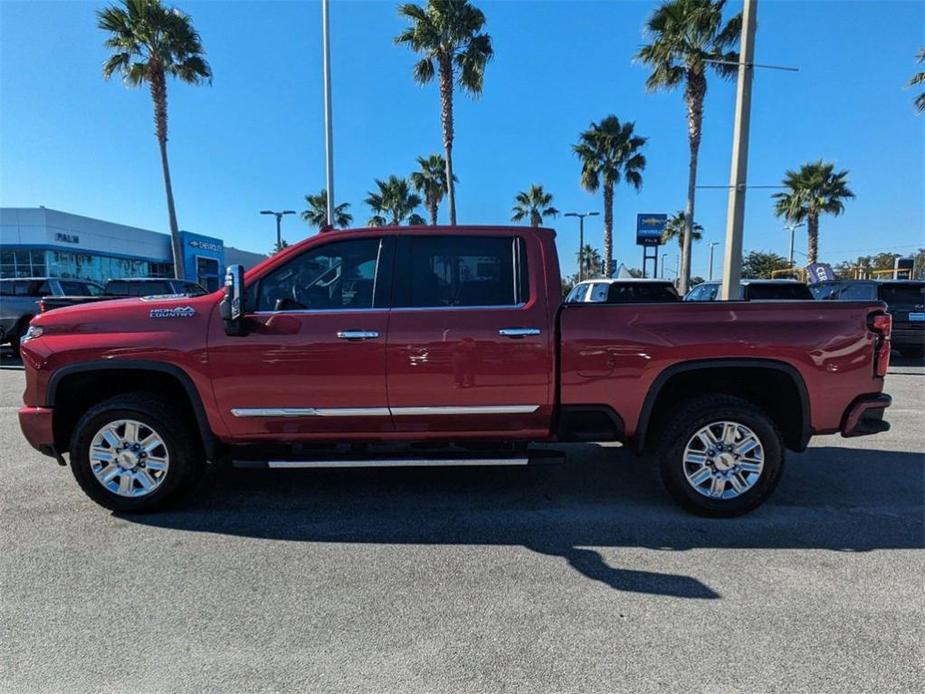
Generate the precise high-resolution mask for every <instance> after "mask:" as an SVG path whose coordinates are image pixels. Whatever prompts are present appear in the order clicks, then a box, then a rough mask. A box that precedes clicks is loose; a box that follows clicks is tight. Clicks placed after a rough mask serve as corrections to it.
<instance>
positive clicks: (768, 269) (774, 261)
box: [742, 251, 790, 280]
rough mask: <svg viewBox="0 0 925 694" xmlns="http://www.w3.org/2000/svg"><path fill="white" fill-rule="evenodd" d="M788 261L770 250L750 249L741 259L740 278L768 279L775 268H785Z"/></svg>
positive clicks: (788, 263) (788, 265) (787, 266)
mask: <svg viewBox="0 0 925 694" xmlns="http://www.w3.org/2000/svg"><path fill="white" fill-rule="evenodd" d="M789 268H790V261H788V260H787V259H786V258H785V257H783V256H782V255H777V253H772V252H770V251H752V252H750V253H749V254H748V255H746V256H745V258H743V259H742V278H743V279H760V280H769V279H771V278H772V277H773V274H772V273H773V272H774V271H775V270H787V269H789Z"/></svg>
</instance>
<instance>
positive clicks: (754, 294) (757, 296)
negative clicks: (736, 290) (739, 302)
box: [745, 282, 813, 301]
mask: <svg viewBox="0 0 925 694" xmlns="http://www.w3.org/2000/svg"><path fill="white" fill-rule="evenodd" d="M745 294H746V296H747V297H748V299H749V300H750V301H798V300H802V299H812V298H813V294H812V292H811V291H809V287H807V286H806V285H805V284H798V283H796V282H781V283H779V284H778V283H772V282H762V283H751V284H747V285H745Z"/></svg>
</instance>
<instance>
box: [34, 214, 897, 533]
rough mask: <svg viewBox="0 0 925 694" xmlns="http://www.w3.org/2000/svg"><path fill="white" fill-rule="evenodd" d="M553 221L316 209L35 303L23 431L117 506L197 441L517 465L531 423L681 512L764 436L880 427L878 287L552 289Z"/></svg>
mask: <svg viewBox="0 0 925 694" xmlns="http://www.w3.org/2000/svg"><path fill="white" fill-rule="evenodd" d="M554 238H555V234H554V232H553V231H551V230H548V229H531V228H511V227H455V228H439V227H437V228H435V227H429V228H428V227H402V228H375V229H359V230H353V231H336V232H335V231H331V232H325V233H321V234H319V235H317V236H315V237H312V238H310V239H307V240H305V241H303V242H301V243H299V244H296V245H294V246H292V247H290V248H288V249H286V250H284V251H282V252H280V253H278V254H276V255H274V256H273V257H272V258H270V259H268V260H267V261H265V262H264V263H262V264H261V265H259V266H257V267H256V268H254V269H252V270H251V271H249V272H248V273H246V274H244V273H243V271H242V269H241V268H240V266H232V267H230V268H229V269H228V277H227V279H226V287H225V289H224V290H222V291H218V292H214V293H211V294H206V295H204V296H196V297H185V298H177V297H167V298H164V297H154V298H147V299H146V298H131V299H124V300H115V301H109V302H106V303H104V304H87V305H84V306H75V307H72V308H62V309H59V310H56V311H53V312H51V313H47V314H42V315H40V316H38V317H36V318H35V319H33V321H32V323H31V326H30V328H29V331H28V333H27V335H26V336H25V337H24V339H23V342H22V358H23V363H24V366H25V370H26V390H25V393H24V401H25V407H23V408H22V409H21V410H20V413H19V418H20V423H21V426H22V430H23V432H24V433H25V435H26V438H27V439H28V440H29V442H30V443H31V444H32V445H33V446H34V447H35V448H37V449H38V450H40V451H42V452H43V453H46V454H48V455H51V456H54V457H56V458H57V459H58V461H59V462H60V463H61V464H62V465H64V464H66V463H65V459H64V455H65V454H67V455H69V459H70V460H69V462H70V467H71V470H72V471H73V474H74V476H75V477H76V479H77V482H78V483H79V484H80V486H81V487H82V488H83V490H84V491H85V492H86V493H87V494H88V495H89V496H90V497H92V498H93V499H94V500H95V501H97V502H98V503H100V504H102V505H103V506H106V507H107V508H111V509H118V510H124V511H127V510H141V509H150V508H153V507H157V506H160V505H162V504H163V503H164V502H167V501H168V500H170V499H171V498H173V497H175V496H177V494H178V493H179V492H181V491H182V490H184V489H190V488H192V487H193V483H194V481H195V480H196V479H197V478H198V477H199V475H200V473H201V472H202V471H203V469H204V467H205V465H206V462H207V461H209V462H222V461H232V462H237V463H239V464H246V465H258V464H259V465H267V466H270V467H331V466H343V465H357V466H359V465H363V466H375V465H406V464H407V465H415V464H428V465H430V464H446V465H458V464H521V463H529V462H534V461H536V460H537V459H538V458H541V457H542V456H543V455H547V456H548V455H550V453H549V451H548V449H546V447H541V449H540V450H537V449H536V447H529V446H528V444H529V443H530V442H556V441H563V442H564V441H603V440H617V441H622V442H624V444H625V445H628V446H631V447H632V448H633V449H634V450H635V451H637V452H639V453H646V454H651V455H652V456H653V458H654V459H655V460H657V462H658V465H659V467H660V471H661V475H662V478H663V480H664V483H665V486H666V487H667V489H668V491H669V492H670V493H671V495H672V496H673V497H674V498H675V499H676V500H677V501H678V502H679V503H680V504H681V505H682V506H684V507H685V508H687V509H688V510H690V511H693V512H695V513H700V514H704V515H712V516H733V515H738V514H741V513H744V512H746V511H749V510H751V509H753V508H755V507H756V506H758V505H759V504H761V503H762V502H763V501H764V500H765V499H766V498H768V496H769V495H770V494H771V492H772V491H773V489H774V487H775V486H776V485H777V482H778V480H779V479H780V475H781V472H782V469H783V464H784V451H785V449H791V450H796V451H800V450H803V449H804V448H805V447H806V445H807V443H808V441H809V439H810V437H811V436H812V435H813V434H831V433H835V432H841V433H842V434H843V435H845V436H858V435H863V434H873V433H877V432H880V431H885V430H887V429H888V428H889V425H888V424H887V423H886V422H884V421H883V412H884V409H885V408H886V407H888V406H889V404H890V397H889V396H888V395H885V394H883V393H882V389H883V378H884V374H885V373H886V369H887V365H888V360H889V354H890V317H889V316H888V315H887V314H886V313H885V312H884V310H883V308H884V307H883V304H882V303H880V302H877V301H864V302H820V301H815V302H814V301H792V302H754V301H752V302H718V303H702V304H701V303H689V302H688V303H680V302H679V303H663V304H626V303H621V304H606V303H576V304H569V303H565V304H563V303H562V301H561V287H560V278H559V264H558V259H557V257H556V249H555V243H554ZM614 474H618V473H617V472H616V471H615V472H614Z"/></svg>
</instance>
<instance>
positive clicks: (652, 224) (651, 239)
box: [636, 214, 668, 246]
mask: <svg viewBox="0 0 925 694" xmlns="http://www.w3.org/2000/svg"><path fill="white" fill-rule="evenodd" d="M667 223H668V215H667V214H637V215H636V243H637V245H640V246H658V245H659V244H660V243H661V242H662V233H663V232H664V231H665V225H666V224H667Z"/></svg>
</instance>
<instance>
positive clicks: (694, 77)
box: [678, 73, 706, 296]
mask: <svg viewBox="0 0 925 694" xmlns="http://www.w3.org/2000/svg"><path fill="white" fill-rule="evenodd" d="M705 93H706V80H705V79H704V77H703V75H702V74H697V73H692V74H689V75H688V78H687V85H686V87H685V95H684V96H685V100H686V101H687V140H688V145H690V162H689V164H688V169H687V205H686V206H685V208H684V236H683V239H682V241H681V276H680V277H679V278H678V291H679V292H680V293H681V295H682V296H683V295H684V294H686V293H687V290H688V288H689V287H690V283H691V242H692V240H693V226H694V197H695V195H696V193H697V159H698V157H699V155H700V134H701V128H702V126H703V97H704V94H705Z"/></svg>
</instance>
